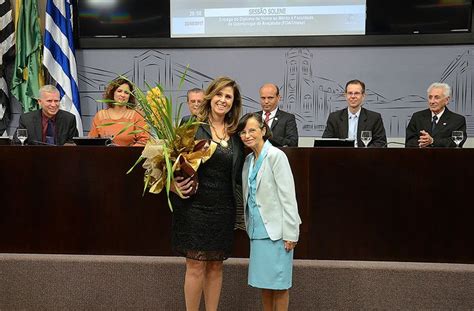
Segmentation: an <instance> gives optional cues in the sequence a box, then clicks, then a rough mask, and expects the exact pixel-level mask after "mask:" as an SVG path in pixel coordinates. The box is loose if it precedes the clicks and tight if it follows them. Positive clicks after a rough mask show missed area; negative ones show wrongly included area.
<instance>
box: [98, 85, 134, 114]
mask: <svg viewBox="0 0 474 311" xmlns="http://www.w3.org/2000/svg"><path fill="white" fill-rule="evenodd" d="M122 84H128V87H129V88H130V98H129V99H128V106H130V107H135V105H136V104H137V103H136V101H135V97H134V96H133V84H132V83H131V82H130V81H129V80H127V79H125V78H122V77H118V78H116V79H114V80H112V81H110V83H109V84H108V85H107V88H106V89H105V92H104V96H103V98H104V99H108V100H114V93H115V91H116V90H117V89H118V88H119V87H120V86H121V85H122ZM107 106H109V108H113V107H114V103H107Z"/></svg>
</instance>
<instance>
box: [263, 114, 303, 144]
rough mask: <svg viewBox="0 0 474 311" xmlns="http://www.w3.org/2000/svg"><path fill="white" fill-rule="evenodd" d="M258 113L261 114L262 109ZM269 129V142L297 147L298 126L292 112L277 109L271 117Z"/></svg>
mask: <svg viewBox="0 0 474 311" xmlns="http://www.w3.org/2000/svg"><path fill="white" fill-rule="evenodd" d="M258 113H260V114H262V113H263V111H259V112H258ZM271 130H272V137H271V138H270V142H271V143H272V145H273V146H275V147H298V127H297V126H296V119H295V116H294V115H293V114H291V113H288V112H285V111H282V110H280V109H278V110H277V112H276V114H275V118H273V122H272V127H271Z"/></svg>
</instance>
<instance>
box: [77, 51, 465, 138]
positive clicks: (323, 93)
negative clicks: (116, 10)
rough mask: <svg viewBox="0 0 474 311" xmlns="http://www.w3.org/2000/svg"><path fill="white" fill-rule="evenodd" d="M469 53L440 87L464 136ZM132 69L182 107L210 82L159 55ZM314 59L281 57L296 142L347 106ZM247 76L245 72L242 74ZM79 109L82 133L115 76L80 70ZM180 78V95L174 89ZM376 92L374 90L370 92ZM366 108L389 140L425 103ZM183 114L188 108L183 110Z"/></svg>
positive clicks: (246, 102) (284, 104) (147, 54)
mask: <svg viewBox="0 0 474 311" xmlns="http://www.w3.org/2000/svg"><path fill="white" fill-rule="evenodd" d="M473 53H474V50H466V51H465V52H464V53H462V54H460V55H457V56H456V57H455V58H454V59H453V61H452V62H451V63H450V64H449V66H447V68H445V70H444V71H443V73H442V75H441V78H440V81H441V82H446V83H448V84H450V85H451V87H452V89H453V96H452V100H451V104H450V106H449V108H450V109H451V110H453V111H455V112H457V113H460V114H462V115H464V116H466V119H467V122H468V134H474V116H473V110H474V108H473V99H474V98H473V97H474V95H473V94H472V91H471V90H472V89H473V87H472V83H473V81H474V79H473V72H474V71H473V68H472V66H473V65H472V61H473ZM132 58H133V61H132V62H131V63H132V68H130V69H128V70H126V71H125V72H123V73H122V75H124V76H126V77H128V78H129V79H131V80H132V81H133V82H134V83H135V84H136V85H138V86H139V87H140V88H141V89H142V90H146V89H147V83H149V84H150V85H151V86H152V87H153V86H154V83H156V82H159V83H160V84H161V85H162V86H163V88H164V89H165V91H166V92H167V94H169V95H170V96H171V97H172V98H173V102H177V103H184V102H185V101H186V92H187V90H188V89H191V88H194V87H198V88H202V89H205V88H206V87H207V85H208V84H209V83H210V82H211V81H212V80H213V79H214V77H211V76H209V75H207V74H205V73H204V72H201V71H198V70H195V69H193V68H192V66H191V65H187V64H186V65H184V64H180V63H177V62H173V59H172V55H171V54H170V53H165V52H163V51H159V50H146V51H143V52H140V53H138V54H136V55H134V56H133V57H132ZM313 58H314V54H313V53H312V52H311V50H309V49H308V48H290V49H288V50H286V51H285V64H283V66H284V67H283V68H282V69H283V72H282V76H283V80H282V81H283V82H282V85H281V86H280V89H281V93H282V100H281V101H280V103H279V107H280V108H281V109H282V110H285V111H287V112H290V113H293V114H294V115H295V116H296V120H297V124H298V130H299V133H300V136H303V137H304V136H310V137H320V136H321V135H322V133H323V131H324V128H325V125H326V120H327V118H328V116H329V114H330V113H331V112H333V111H336V110H338V109H342V108H345V107H346V106H347V104H346V100H345V97H344V85H345V82H343V84H341V83H340V82H338V81H333V80H331V79H329V78H326V77H324V74H322V73H318V75H316V74H315V72H314V67H313V63H314V59H313ZM243 70H245V69H243ZM78 73H79V80H80V87H81V92H80V96H81V105H82V113H83V114H82V118H83V123H84V129H88V128H89V127H90V123H91V120H92V118H93V116H94V115H95V113H96V112H97V111H98V110H100V109H103V105H102V104H100V103H97V101H96V100H97V99H98V98H100V97H101V95H102V93H103V92H104V90H105V87H106V85H107V83H108V82H109V81H110V80H112V79H114V78H115V77H116V76H117V74H116V73H113V72H112V71H110V70H108V69H105V68H97V67H90V66H79V67H78ZM183 77H184V81H183V85H182V87H181V89H178V84H179V82H180V81H181V79H182V78H183ZM374 87H376V86H374ZM241 95H242V100H243V113H247V112H252V111H258V110H261V108H260V102H259V98H258V97H255V96H248V95H246V94H245V93H242V94H241ZM364 107H366V108H367V109H370V110H373V111H376V112H378V113H380V114H381V115H382V119H383V122H384V126H385V130H386V133H387V136H388V137H404V136H405V128H406V126H407V125H408V122H409V120H410V118H411V116H412V114H413V113H414V112H416V111H419V110H422V109H426V108H427V99H426V98H425V97H423V96H420V95H417V94H409V95H405V96H401V97H398V98H395V99H388V98H386V97H385V96H384V95H383V94H382V93H381V92H378V91H375V90H374V88H368V89H367V90H366V98H365V102H364ZM185 109H187V107H186V108H185Z"/></svg>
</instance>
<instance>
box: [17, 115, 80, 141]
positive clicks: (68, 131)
mask: <svg viewBox="0 0 474 311" xmlns="http://www.w3.org/2000/svg"><path fill="white" fill-rule="evenodd" d="M41 114H42V110H41V109H39V110H36V111H31V112H27V113H25V114H22V115H21V116H20V122H19V125H18V128H19V129H27V130H28V138H27V140H26V143H28V144H30V145H35V144H38V143H39V142H41V141H42V140H43V131H42V130H43V129H42V124H41ZM78 135H79V134H78V132H77V127H76V117H75V116H74V115H73V114H72V113H70V112H67V111H64V110H59V111H58V113H57V114H56V144H57V145H64V144H65V143H67V142H72V138H73V137H75V136H78Z"/></svg>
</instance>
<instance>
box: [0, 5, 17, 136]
mask: <svg viewBox="0 0 474 311" xmlns="http://www.w3.org/2000/svg"><path fill="white" fill-rule="evenodd" d="M14 55H15V26H14V23H13V18H12V9H11V5H10V0H0V135H1V134H2V132H3V131H5V129H6V127H7V122H8V119H9V116H8V110H9V108H10V100H9V98H8V87H7V82H6V81H5V70H4V69H5V62H6V61H7V60H8V59H12V58H13V56H14Z"/></svg>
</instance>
